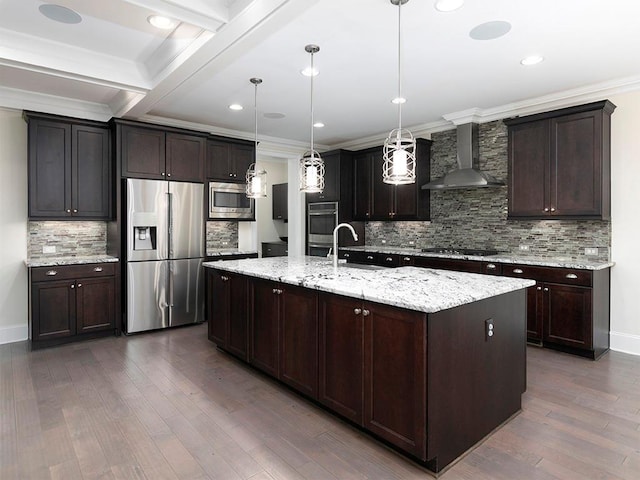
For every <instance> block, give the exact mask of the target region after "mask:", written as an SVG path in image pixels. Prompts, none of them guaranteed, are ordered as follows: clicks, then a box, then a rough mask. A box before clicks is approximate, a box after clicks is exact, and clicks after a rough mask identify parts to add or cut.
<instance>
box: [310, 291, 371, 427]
mask: <svg viewBox="0 0 640 480" xmlns="http://www.w3.org/2000/svg"><path fill="white" fill-rule="evenodd" d="M319 312H320V313H319V320H320V322H319V323H320V325H319V327H320V328H319V346H320V351H319V374H320V375H319V392H318V400H319V401H320V402H321V403H322V404H324V405H326V406H327V407H329V408H330V409H331V410H333V411H335V412H336V413H338V414H340V415H342V416H344V417H346V418H348V419H349V420H352V421H353V422H355V423H357V424H359V425H362V410H363V396H362V393H363V388H364V387H363V383H362V380H363V372H362V370H363V353H364V352H363V339H364V321H363V316H362V302H361V301H359V300H356V299H354V298H347V297H339V296H337V295H329V294H323V293H321V294H320V297H319Z"/></svg>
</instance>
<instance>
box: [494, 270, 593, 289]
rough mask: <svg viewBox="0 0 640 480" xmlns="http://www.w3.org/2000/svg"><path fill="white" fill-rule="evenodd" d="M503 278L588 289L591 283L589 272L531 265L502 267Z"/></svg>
mask: <svg viewBox="0 0 640 480" xmlns="http://www.w3.org/2000/svg"><path fill="white" fill-rule="evenodd" d="M502 275H504V276H505V277H521V278H531V279H533V280H537V281H539V282H551V283H562V284H567V285H582V286H584V287H590V286H591V285H592V283H593V280H592V278H593V277H592V272H591V270H578V269H572V268H552V267H535V266H531V265H516V264H513V265H507V264H503V265H502Z"/></svg>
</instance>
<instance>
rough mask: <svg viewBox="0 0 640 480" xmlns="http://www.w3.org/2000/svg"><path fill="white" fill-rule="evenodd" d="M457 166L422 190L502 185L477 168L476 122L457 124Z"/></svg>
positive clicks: (477, 142)
mask: <svg viewBox="0 0 640 480" xmlns="http://www.w3.org/2000/svg"><path fill="white" fill-rule="evenodd" d="M456 134H457V142H456V143H457V153H458V168H457V169H456V170H453V171H451V172H449V173H447V174H446V175H445V176H444V177H441V178H436V179H435V180H432V181H430V182H429V183H426V184H424V185H423V186H422V189H423V190H453V189H456V188H483V187H503V186H504V182H501V181H500V180H497V179H496V178H495V177H493V176H492V175H489V174H488V173H486V172H483V171H482V170H480V169H479V168H478V150H479V141H478V124H477V123H465V124H463V125H458V127H457V129H456Z"/></svg>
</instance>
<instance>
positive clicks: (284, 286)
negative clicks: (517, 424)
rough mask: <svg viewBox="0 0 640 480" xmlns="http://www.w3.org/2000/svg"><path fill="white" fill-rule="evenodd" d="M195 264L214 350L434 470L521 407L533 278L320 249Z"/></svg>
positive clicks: (471, 445)
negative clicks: (336, 256) (333, 257)
mask: <svg viewBox="0 0 640 480" xmlns="http://www.w3.org/2000/svg"><path fill="white" fill-rule="evenodd" d="M204 265H205V267H208V268H207V269H206V284H207V287H206V306H207V307H206V308H207V319H208V328H209V330H208V336H209V339H210V340H211V341H212V342H215V343H216V345H217V346H218V348H220V349H222V350H224V351H226V352H227V353H229V354H231V355H234V356H235V357H237V358H239V359H241V360H242V361H244V362H246V363H248V364H250V365H252V366H253V367H254V368H257V369H259V370H261V371H262V372H264V373H266V374H267V375H269V376H271V377H273V378H276V379H277V380H279V381H280V382H282V383H284V384H286V385H288V386H289V387H291V388H292V389H294V390H295V391H296V392H298V393H300V394H302V395H304V396H306V397H307V398H310V399H311V400H312V401H314V402H316V403H318V404H320V405H322V406H323V407H324V408H326V409H327V410H329V411H331V412H332V413H335V414H338V415H340V416H341V417H342V418H344V419H346V420H348V421H349V422H351V423H352V424H353V425H356V426H357V427H359V428H361V429H363V430H364V431H366V432H367V433H369V434H372V435H373V436H375V438H377V439H379V440H381V441H383V442H385V443H386V444H387V445H389V446H391V447H392V448H394V449H396V450H398V451H400V452H401V453H402V454H404V455H406V456H409V457H410V458H412V459H414V460H415V461H417V462H419V463H420V464H422V465H424V466H426V467H427V468H428V469H430V470H432V471H434V472H441V471H442V470H443V469H444V468H446V467H447V466H448V465H450V464H451V463H452V462H454V461H455V459H456V458H458V457H459V456H460V455H462V454H463V453H464V452H466V451H467V450H469V449H471V448H473V446H474V445H476V444H477V443H478V442H480V441H481V440H482V439H483V438H484V437H486V436H487V435H489V434H490V433H491V432H492V431H493V430H495V429H496V428H498V427H499V426H500V425H502V424H503V423H504V422H506V421H508V420H509V419H510V418H511V417H512V416H513V415H515V414H517V413H518V412H519V411H520V409H521V398H522V393H523V392H524V391H525V390H526V295H525V292H526V288H527V287H529V286H531V285H533V284H534V282H533V281H531V280H526V279H521V278H505V277H497V276H487V275H480V274H473V273H462V272H453V271H445V270H434V269H428V268H415V267H401V268H385V267H378V266H373V267H372V266H359V265H355V266H353V265H352V266H348V265H347V264H340V265H339V266H338V269H337V271H335V270H334V267H333V265H332V264H331V262H330V261H328V260H327V259H325V258H318V257H302V258H288V257H272V258H262V259H245V260H230V261H226V262H206V263H205V264H204Z"/></svg>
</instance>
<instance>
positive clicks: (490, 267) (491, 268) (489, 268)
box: [487, 263, 496, 270]
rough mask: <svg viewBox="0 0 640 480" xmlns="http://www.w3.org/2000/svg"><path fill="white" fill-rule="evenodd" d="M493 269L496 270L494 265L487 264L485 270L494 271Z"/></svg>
mask: <svg viewBox="0 0 640 480" xmlns="http://www.w3.org/2000/svg"><path fill="white" fill-rule="evenodd" d="M495 269H496V264H495V263H487V270H495Z"/></svg>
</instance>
